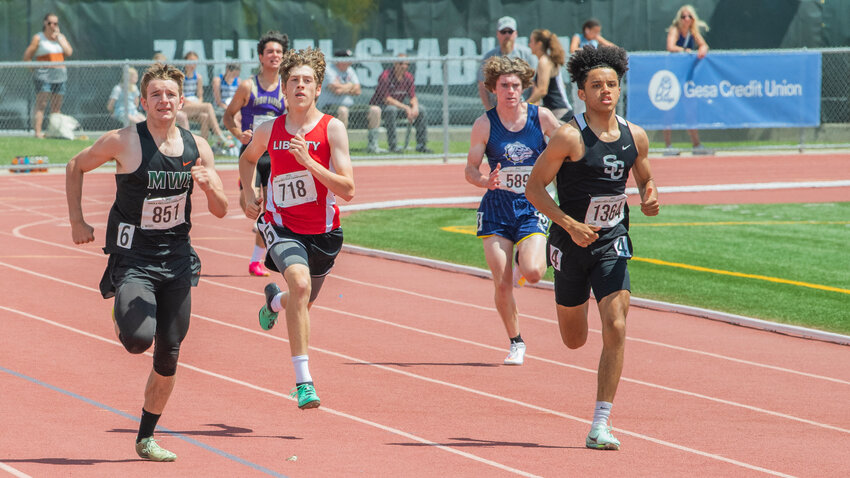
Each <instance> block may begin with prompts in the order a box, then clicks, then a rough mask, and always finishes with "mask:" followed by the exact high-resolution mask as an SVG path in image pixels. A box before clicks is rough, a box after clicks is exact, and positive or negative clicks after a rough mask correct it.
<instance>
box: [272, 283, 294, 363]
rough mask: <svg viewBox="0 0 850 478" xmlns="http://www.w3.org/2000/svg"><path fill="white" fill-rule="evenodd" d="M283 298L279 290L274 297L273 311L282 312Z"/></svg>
mask: <svg viewBox="0 0 850 478" xmlns="http://www.w3.org/2000/svg"><path fill="white" fill-rule="evenodd" d="M282 298H283V292H278V293H277V295H276V296H274V297H272V304H271V305H272V312H280V311H281V310H283V304H281V303H280V300H281V299H282ZM299 357H300V355H299Z"/></svg>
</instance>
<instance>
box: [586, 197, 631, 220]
mask: <svg viewBox="0 0 850 478" xmlns="http://www.w3.org/2000/svg"><path fill="white" fill-rule="evenodd" d="M625 208H626V195H625V194H620V195H617V196H595V197H592V198H590V205H589V206H587V214H585V216H584V223H585V224H587V225H590V226H597V227H602V228H609V227H614V226H616V225H617V224H619V223H620V221H622V220H623V218H625V216H626V209H625Z"/></svg>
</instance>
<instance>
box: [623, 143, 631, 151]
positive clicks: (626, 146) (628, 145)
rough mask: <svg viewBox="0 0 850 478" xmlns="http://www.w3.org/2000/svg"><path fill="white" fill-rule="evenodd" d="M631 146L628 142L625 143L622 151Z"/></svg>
mask: <svg viewBox="0 0 850 478" xmlns="http://www.w3.org/2000/svg"><path fill="white" fill-rule="evenodd" d="M631 146H632V145H630V144H627V145H625V146H623V151H625V150H627V149H629V148H630V147H631Z"/></svg>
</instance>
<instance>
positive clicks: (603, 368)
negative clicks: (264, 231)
mask: <svg viewBox="0 0 850 478" xmlns="http://www.w3.org/2000/svg"><path fill="white" fill-rule="evenodd" d="M630 297H631V294H630V293H629V291H627V290H621V291H617V292H614V293H613V294H609V295H607V296H605V297H604V298H603V299H602V300H601V301H599V304H598V305H599V315H600V316H601V317H602V355H601V356H600V357H599V374H598V376H597V389H596V400H597V401H601V402H612V403H613V402H614V395H615V394H616V393H617V385H618V384H619V383H620V375H621V374H622V372H623V355H624V352H625V348H626V314H627V313H628V310H629V299H630Z"/></svg>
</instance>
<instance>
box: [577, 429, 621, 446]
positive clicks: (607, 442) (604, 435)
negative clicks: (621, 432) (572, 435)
mask: <svg viewBox="0 0 850 478" xmlns="http://www.w3.org/2000/svg"><path fill="white" fill-rule="evenodd" d="M584 444H585V445H587V447H588V448H593V449H596V450H619V449H620V440H617V439H616V438H614V435H612V434H611V427H609V426H608V425H596V426H593V427H591V428H590V433H588V434H587V438H586V439H585V440H584Z"/></svg>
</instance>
